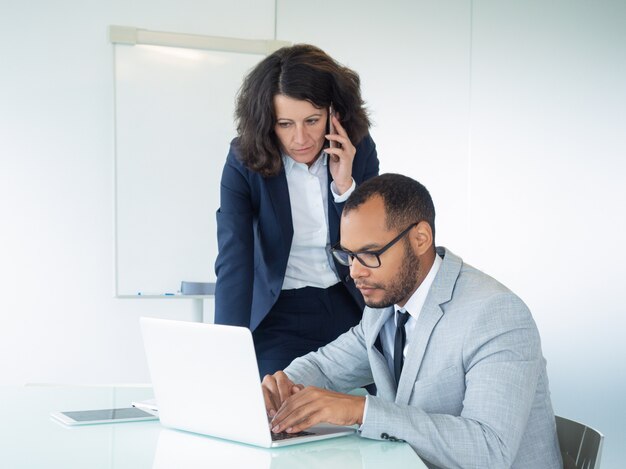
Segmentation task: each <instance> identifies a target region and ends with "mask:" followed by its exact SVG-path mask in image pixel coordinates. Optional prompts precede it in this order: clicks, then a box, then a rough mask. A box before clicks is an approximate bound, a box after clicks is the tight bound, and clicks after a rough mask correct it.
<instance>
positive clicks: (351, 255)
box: [330, 221, 420, 269]
mask: <svg viewBox="0 0 626 469" xmlns="http://www.w3.org/2000/svg"><path fill="white" fill-rule="evenodd" d="M419 223H420V222H419V221H418V222H415V223H412V224H411V225H409V226H408V227H407V228H406V229H405V230H403V231H402V232H401V233H400V234H399V235H398V236H396V237H395V238H393V239H392V240H391V241H389V242H388V243H387V244H385V245H384V246H383V247H382V248H380V249H379V250H378V251H360V252H352V251H348V250H346V249H341V248H340V244H339V243H337V244H335V246H333V247H332V248H331V249H330V252H332V253H333V256H334V258H335V259H337V262H339V263H340V264H341V265H345V266H348V267H350V266H351V265H352V263H353V262H354V259H356V260H357V261H359V262H360V263H361V265H363V266H365V267H367V268H369V269H377V268H378V267H380V266H381V265H382V263H381V261H380V256H381V255H383V254H384V253H385V251H387V250H388V249H389V248H391V247H392V246H393V245H394V244H396V243H397V242H398V241H400V240H401V239H402V238H403V237H404V236H406V235H407V233H408V232H409V231H411V230H412V229H413V228H414V227H416V226H417V225H418V224H419ZM359 254H367V255H368V256H374V257H376V261H377V262H378V265H367V264H366V263H365V262H364V261H363V259H361V258H360V257H359ZM343 255H346V256H347V260H344V259H342V257H341V256H343Z"/></svg>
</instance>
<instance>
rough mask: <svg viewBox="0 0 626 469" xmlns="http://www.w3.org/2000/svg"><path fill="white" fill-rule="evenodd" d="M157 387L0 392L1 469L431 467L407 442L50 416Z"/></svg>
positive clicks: (115, 402)
mask: <svg viewBox="0 0 626 469" xmlns="http://www.w3.org/2000/svg"><path fill="white" fill-rule="evenodd" d="M152 395H153V393H152V389H151V388H150V387H147V386H144V387H128V386H118V387H110V386H26V387H0V422H1V423H0V468H3V469H20V468H24V469H26V468H28V469H33V468H48V469H56V468H63V469H73V468H76V469H79V468H80V469H84V468H89V469H100V468H107V469H120V468H128V469H131V468H132V469H142V468H153V469H157V468H158V469H161V468H173V469H191V468H218V469H221V468H236V469H239V468H242V469H243V468H245V469H249V468H251V469H256V468H259V469H269V468H271V469H298V468H302V469H305V468H306V469H315V468H323V469H357V468H359V469H378V468H384V469H393V468H403V469H404V468H416V469H419V468H425V467H426V466H425V465H424V463H423V462H422V461H421V460H420V459H419V457H418V456H417V455H416V454H415V452H414V451H413V450H412V449H411V447H410V446H409V445H408V444H406V443H396V442H389V441H376V440H368V439H365V438H361V437H358V436H356V435H354V436H347V437H341V438H334V439H331V440H325V441H318V442H313V443H304V444H301V445H294V446H291V447H284V448H276V449H263V448H256V447H253V446H249V445H243V444H238V443H233V442H228V441H224V440H219V439H216V438H210V437H206V436H200V435H194V434H191V433H186V432H180V431H176V430H169V429H165V428H163V427H162V426H161V425H160V423H159V422H158V421H151V422H132V423H118V424H104V425H89V426H77V427H66V426H63V425H62V424H59V423H57V422H56V421H55V420H52V419H51V418H50V412H53V411H68V410H87V409H99V408H112V407H127V406H129V404H130V402H131V401H134V400H143V399H148V398H150V397H152Z"/></svg>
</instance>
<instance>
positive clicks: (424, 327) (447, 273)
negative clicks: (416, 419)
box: [396, 248, 463, 404]
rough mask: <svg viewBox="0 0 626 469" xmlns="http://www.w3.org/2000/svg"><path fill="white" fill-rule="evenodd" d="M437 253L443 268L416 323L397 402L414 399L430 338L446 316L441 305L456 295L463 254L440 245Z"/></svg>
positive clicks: (401, 402)
mask: <svg viewBox="0 0 626 469" xmlns="http://www.w3.org/2000/svg"><path fill="white" fill-rule="evenodd" d="M437 253H438V254H439V255H440V256H442V257H443V263H442V264H441V267H439V272H437V276H436V277H435V280H434V281H433V284H432V285H431V287H430V291H429V292H428V295H427V297H426V302H425V303H424V307H423V308H422V311H421V313H420V315H419V318H418V320H417V324H416V325H415V337H414V339H413V341H412V342H411V344H410V345H409V349H408V350H407V356H406V360H405V362H404V366H403V368H402V375H401V376H400V383H398V393H397V394H396V403H397V404H408V402H409V399H410V398H411V392H412V391H413V387H414V386H415V381H416V379H417V374H418V372H419V369H420V366H421V365H422V360H423V359H424V354H425V353H426V347H427V346H428V341H429V340H430V336H431V334H432V333H433V330H434V329H435V327H436V326H437V323H438V322H439V320H440V319H441V317H442V316H443V310H442V309H441V305H443V304H444V303H447V302H448V301H450V299H451V298H452V292H453V290H454V285H455V283H456V280H457V278H458V276H459V273H460V271H461V266H462V264H463V262H462V261H461V259H460V258H459V257H457V256H455V255H454V254H452V253H451V252H450V251H447V250H446V249H445V248H437Z"/></svg>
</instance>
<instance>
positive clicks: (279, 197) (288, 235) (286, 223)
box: [265, 166, 293, 253]
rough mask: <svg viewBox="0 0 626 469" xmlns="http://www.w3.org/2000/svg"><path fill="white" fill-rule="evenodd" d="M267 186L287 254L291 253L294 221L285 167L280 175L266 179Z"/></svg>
mask: <svg viewBox="0 0 626 469" xmlns="http://www.w3.org/2000/svg"><path fill="white" fill-rule="evenodd" d="M265 184H266V187H267V192H268V193H269V196H270V199H271V201H272V207H273V209H274V213H275V214H276V219H277V222H278V224H279V225H280V228H281V232H282V234H283V237H284V242H285V246H287V253H289V250H290V249H291V241H292V240H293V220H292V219H291V203H290V201H289V187H288V186H287V175H286V174H285V167H284V166H283V167H282V168H281V169H280V173H278V175H276V176H272V177H268V178H265Z"/></svg>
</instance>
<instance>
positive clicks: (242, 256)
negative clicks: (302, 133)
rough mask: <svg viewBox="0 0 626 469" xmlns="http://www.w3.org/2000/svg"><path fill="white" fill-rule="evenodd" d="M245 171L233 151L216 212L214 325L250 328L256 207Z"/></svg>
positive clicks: (228, 161) (227, 160)
mask: <svg viewBox="0 0 626 469" xmlns="http://www.w3.org/2000/svg"><path fill="white" fill-rule="evenodd" d="M250 194H251V193H250V186H249V183H248V180H247V179H246V176H245V169H244V168H243V166H242V165H241V164H240V163H239V162H238V161H237V160H236V156H235V153H234V150H233V147H232V145H231V150H230V152H229V154H228V157H227V159H226V164H225V165H224V170H223V173H222V181H221V185H220V208H219V209H218V210H217V214H216V217H217V245H218V255H217V259H216V261H215V274H216V276H217V280H216V284H215V323H216V324H229V325H235V326H245V327H249V326H250V309H251V305H252V285H253V276H254V239H253V204H252V201H251V195H250Z"/></svg>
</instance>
